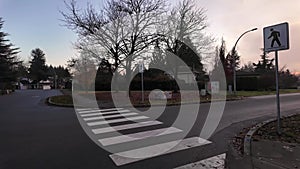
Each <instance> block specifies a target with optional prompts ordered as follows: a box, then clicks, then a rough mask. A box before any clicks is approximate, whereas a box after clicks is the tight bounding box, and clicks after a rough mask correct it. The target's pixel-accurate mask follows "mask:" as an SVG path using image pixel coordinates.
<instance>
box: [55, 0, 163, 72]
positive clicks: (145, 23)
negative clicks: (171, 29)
mask: <svg viewBox="0 0 300 169" xmlns="http://www.w3.org/2000/svg"><path fill="white" fill-rule="evenodd" d="M164 1H165V0H110V1H107V3H106V4H107V5H106V7H105V8H104V9H103V10H102V11H100V12H97V11H96V10H95V9H94V8H93V6H92V5H89V6H88V7H87V9H86V10H84V11H81V10H79V9H78V7H77V6H76V1H75V0H72V1H71V2H70V3H69V4H67V3H66V5H67V8H68V10H69V13H64V12H61V13H62V15H63V17H64V20H63V21H64V22H65V23H66V26H67V27H68V28H70V29H72V30H75V31H76V32H77V33H78V34H79V36H80V41H79V42H78V43H77V46H78V47H79V49H81V50H86V51H89V52H91V53H92V56H95V57H96V56H99V55H100V54H101V56H100V58H99V59H100V60H101V58H103V57H105V56H108V58H106V59H107V60H110V61H111V60H113V62H114V67H115V69H116V68H117V67H118V66H119V65H120V64H121V63H122V62H123V61H124V60H125V59H126V58H128V59H127V60H126V63H123V65H124V66H125V67H126V74H129V73H130V71H131V68H132V66H131V62H132V61H133V60H134V59H135V58H136V56H138V55H139V54H140V53H141V52H142V51H144V50H145V49H146V48H147V47H149V45H150V44H152V43H153V42H154V41H155V38H156V37H157V35H156V34H155V33H154V31H153V30H154V29H153V28H154V25H155V24H157V21H156V18H157V17H159V15H161V14H162V13H163V12H164V7H165V6H164V4H165V3H164ZM97 49H98V50H99V49H102V52H100V54H99V51H98V52H97V51H96V50H97ZM103 51H104V52H103ZM106 54H107V55H106Z"/></svg>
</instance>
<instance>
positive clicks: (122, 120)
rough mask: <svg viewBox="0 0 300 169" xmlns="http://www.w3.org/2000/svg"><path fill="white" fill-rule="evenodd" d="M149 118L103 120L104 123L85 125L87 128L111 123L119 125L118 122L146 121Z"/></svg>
mask: <svg viewBox="0 0 300 169" xmlns="http://www.w3.org/2000/svg"><path fill="white" fill-rule="evenodd" d="M148 118H149V117H146V116H137V117H128V118H122V119H114V120H104V121H96V122H90V123H87V125H88V126H97V125H102V124H112V123H119V122H125V121H134V120H142V119H148Z"/></svg>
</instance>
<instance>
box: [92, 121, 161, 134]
mask: <svg viewBox="0 0 300 169" xmlns="http://www.w3.org/2000/svg"><path fill="white" fill-rule="evenodd" d="M159 124H162V122H160V121H146V122H139V123H133V124H125V125H120V126H114V127H106V128H99V129H93V130H92V131H93V133H94V134H103V133H109V132H114V131H122V130H127V129H134V128H140V127H147V126H154V125H159Z"/></svg>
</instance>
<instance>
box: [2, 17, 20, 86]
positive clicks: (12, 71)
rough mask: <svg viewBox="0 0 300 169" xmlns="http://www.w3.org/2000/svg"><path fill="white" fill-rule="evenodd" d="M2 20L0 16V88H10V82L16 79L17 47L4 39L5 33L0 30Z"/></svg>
mask: <svg viewBox="0 0 300 169" xmlns="http://www.w3.org/2000/svg"><path fill="white" fill-rule="evenodd" d="M3 23H4V21H3V20H2V18H0V89H1V90H5V89H9V88H12V82H13V81H16V76H17V71H16V67H17V65H18V59H17V54H18V53H19V51H18V49H19V48H14V47H13V44H11V43H9V40H7V39H6V36H7V35H8V34H7V33H4V32H2V31H1V29H2V27H3Z"/></svg>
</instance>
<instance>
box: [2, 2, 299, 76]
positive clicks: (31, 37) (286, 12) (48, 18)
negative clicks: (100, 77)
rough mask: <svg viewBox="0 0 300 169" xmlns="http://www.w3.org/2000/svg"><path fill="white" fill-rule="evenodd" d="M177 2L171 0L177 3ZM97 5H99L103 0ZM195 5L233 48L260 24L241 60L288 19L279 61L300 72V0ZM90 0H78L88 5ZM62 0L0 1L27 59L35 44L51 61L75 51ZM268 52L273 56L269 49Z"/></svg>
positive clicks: (243, 45) (251, 57) (252, 56)
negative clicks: (285, 43) (286, 42)
mask: <svg viewBox="0 0 300 169" xmlns="http://www.w3.org/2000/svg"><path fill="white" fill-rule="evenodd" d="M177 1H178V0H176V1H169V2H170V3H175V2H177ZM90 2H93V4H96V5H99V6H101V4H103V1H101V0H95V1H92V0H90ZM195 2H196V4H197V6H199V7H203V8H205V9H206V15H207V22H208V24H209V27H208V28H207V32H208V33H210V34H212V35H213V36H214V37H215V38H216V39H217V41H216V45H219V44H220V43H221V39H222V37H223V38H224V40H225V41H226V45H227V49H228V50H230V49H231V48H232V47H233V45H234V43H235V42H236V40H237V38H238V37H239V36H240V35H241V34H242V33H243V32H245V31H247V30H249V29H252V28H258V30H257V31H255V32H250V33H248V34H246V35H245V36H243V38H242V39H241V40H240V41H239V43H238V45H237V51H238V53H239V54H240V55H241V62H242V64H245V63H247V62H249V61H251V62H257V61H258V60H259V58H260V54H261V53H262V52H261V51H260V48H262V47H263V28H264V27H267V26H270V25H274V24H278V23H282V22H288V23H289V31H290V49H289V50H286V51H280V52H279V66H280V67H282V66H287V68H289V69H290V70H291V71H292V72H300V56H299V53H300V48H299V44H300V15H299V9H300V0H288V1H287V0H272V1H271V0H196V1H195ZM86 3H87V0H79V5H82V7H83V8H84V7H85V6H86ZM65 9H66V8H65V5H64V1H63V0H26V1H25V0H0V17H2V19H3V20H4V21H5V23H4V28H3V31H4V32H6V33H9V34H10V35H9V37H8V39H9V40H10V41H11V42H12V43H13V44H15V46H17V47H20V50H21V52H20V54H19V56H20V57H21V58H22V59H23V60H25V61H28V60H29V57H30V52H31V50H32V49H35V48H40V49H42V50H43V51H44V52H45V54H46V62H47V64H52V65H55V66H58V65H66V63H67V60H68V59H70V58H71V57H75V56H76V54H77V52H76V50H75V49H74V46H73V43H74V42H76V39H77V37H76V34H75V33H74V32H72V31H71V30H69V29H67V28H66V27H64V26H62V25H63V24H64V23H63V22H62V21H61V20H60V19H63V18H62V16H61V14H60V13H59V11H60V10H61V11H64V10H65ZM270 57H274V54H273V53H270Z"/></svg>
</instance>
